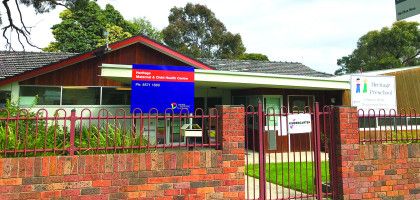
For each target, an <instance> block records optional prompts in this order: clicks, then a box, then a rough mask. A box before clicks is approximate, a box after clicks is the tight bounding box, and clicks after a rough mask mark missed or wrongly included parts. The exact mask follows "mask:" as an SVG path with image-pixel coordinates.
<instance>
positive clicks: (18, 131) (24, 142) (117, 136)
mask: <svg viewBox="0 0 420 200" xmlns="http://www.w3.org/2000/svg"><path fill="white" fill-rule="evenodd" d="M6 110H7V111H8V112H6V111H3V112H0V117H1V118H7V117H8V116H9V117H16V116H19V119H20V120H0V149H1V150H4V149H5V150H11V151H14V150H17V153H16V154H14V153H11V154H10V153H9V154H7V156H8V157H22V156H25V157H28V156H41V155H66V154H67V151H66V150H67V148H68V147H69V146H70V140H69V139H70V130H69V122H68V121H67V124H63V121H62V120H60V121H55V120H52V119H50V120H48V121H47V120H45V119H43V117H44V116H43V113H41V112H38V113H34V112H31V111H24V110H22V109H20V108H19V107H18V106H17V105H16V104H13V103H11V102H10V101H7V103H6ZM54 116H56V117H63V116H58V114H55V115H54ZM37 118H38V120H37ZM146 145H148V141H147V140H146V139H144V138H143V136H139V135H138V134H137V135H134V134H132V133H131V129H130V128H129V127H121V125H119V124H118V122H115V123H112V122H110V123H109V124H108V125H104V124H99V125H98V124H91V126H88V127H85V126H82V127H80V126H79V127H77V128H76V129H75V147H76V148H77V149H78V148H84V149H86V150H82V151H80V152H76V154H104V153H128V152H130V153H133V152H136V153H141V152H145V150H144V147H145V146H146ZM149 145H150V144H149ZM107 146H108V147H114V146H115V147H126V148H129V147H133V146H137V147H138V146H142V148H136V149H115V150H107V151H105V150H98V151H95V149H96V148H97V147H99V148H101V147H107ZM53 148H55V149H57V151H55V152H51V151H50V152H46V153H44V152H38V153H36V154H34V153H24V152H18V151H19V150H24V149H28V150H34V149H42V150H43V149H47V150H48V149H53ZM2 156H4V154H1V155H0V157H2Z"/></svg>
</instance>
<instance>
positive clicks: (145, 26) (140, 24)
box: [131, 17, 163, 42]
mask: <svg viewBox="0 0 420 200" xmlns="http://www.w3.org/2000/svg"><path fill="white" fill-rule="evenodd" d="M131 22H132V23H133V26H134V30H135V31H134V33H135V35H145V36H147V37H149V38H151V39H154V40H156V41H158V42H163V34H162V32H161V31H159V30H158V29H156V28H155V27H154V26H153V25H152V23H151V22H150V21H149V20H147V19H146V18H144V17H141V18H134V19H133V20H131Z"/></svg>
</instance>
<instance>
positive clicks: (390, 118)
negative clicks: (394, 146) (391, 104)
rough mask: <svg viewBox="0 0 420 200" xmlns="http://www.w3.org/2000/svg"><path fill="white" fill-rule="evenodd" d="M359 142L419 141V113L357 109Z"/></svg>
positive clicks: (412, 111) (412, 110)
mask: <svg viewBox="0 0 420 200" xmlns="http://www.w3.org/2000/svg"><path fill="white" fill-rule="evenodd" d="M358 115H359V133H360V134H359V135H360V137H359V142H360V143H362V144H363V143H417V142H420V138H419V136H420V114H418V113H416V111H415V110H414V109H411V110H408V111H407V110H404V109H402V110H400V112H397V111H396V110H393V109H391V110H387V111H386V110H384V109H382V110H379V111H375V110H373V109H370V110H362V109H359V110H358Z"/></svg>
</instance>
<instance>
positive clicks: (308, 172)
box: [246, 162, 329, 194]
mask: <svg viewBox="0 0 420 200" xmlns="http://www.w3.org/2000/svg"><path fill="white" fill-rule="evenodd" d="M246 167H247V168H246V174H247V175H248V176H252V177H255V178H259V165H258V164H254V165H247V166H246ZM321 171H322V173H321V174H322V181H323V182H325V181H326V180H327V176H328V178H329V166H328V162H321ZM266 179H267V181H268V182H271V183H277V184H278V185H281V186H284V187H287V188H290V189H293V190H297V191H301V192H303V193H306V194H314V190H315V185H314V179H315V173H314V163H313V162H308V163H306V162H296V163H293V162H291V163H270V164H267V165H266Z"/></svg>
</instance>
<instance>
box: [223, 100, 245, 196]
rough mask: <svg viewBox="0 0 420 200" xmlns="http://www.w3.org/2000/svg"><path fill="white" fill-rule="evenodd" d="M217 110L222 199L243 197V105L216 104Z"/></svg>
mask: <svg viewBox="0 0 420 200" xmlns="http://www.w3.org/2000/svg"><path fill="white" fill-rule="evenodd" d="M217 110H218V112H219V121H218V127H219V133H218V137H219V138H218V139H219V140H218V141H221V149H222V162H223V164H222V166H223V173H226V174H229V176H230V178H229V181H224V182H223V186H225V188H226V192H224V193H223V199H245V178H244V170H245V149H244V148H245V112H244V106H229V105H223V106H217Z"/></svg>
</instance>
